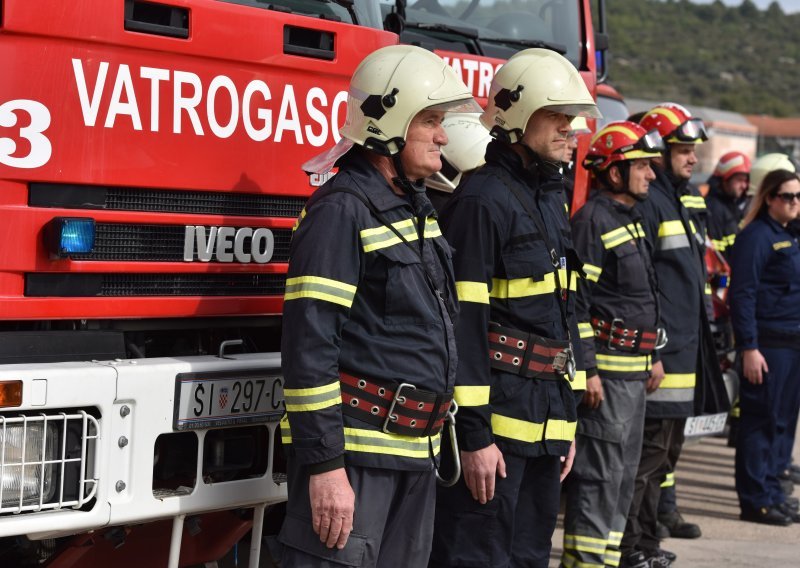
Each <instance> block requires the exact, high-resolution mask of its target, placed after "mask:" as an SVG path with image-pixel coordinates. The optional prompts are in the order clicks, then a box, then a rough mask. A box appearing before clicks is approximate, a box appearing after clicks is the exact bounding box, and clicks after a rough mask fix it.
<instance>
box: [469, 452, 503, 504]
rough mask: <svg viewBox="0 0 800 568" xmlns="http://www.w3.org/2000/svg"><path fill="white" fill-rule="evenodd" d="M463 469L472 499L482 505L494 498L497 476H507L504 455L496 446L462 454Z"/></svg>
mask: <svg viewBox="0 0 800 568" xmlns="http://www.w3.org/2000/svg"><path fill="white" fill-rule="evenodd" d="M461 469H462V471H463V472H464V482H465V483H466V484H467V488H468V489H469V491H470V493H472V498H473V499H475V500H476V501H478V502H480V504H481V505H485V504H486V503H487V502H488V501H491V500H492V498H494V481H495V475H499V476H500V477H502V478H505V476H506V462H505V461H504V460H503V453H502V452H501V451H500V449H499V448H498V447H497V446H496V445H495V444H492V445H491V446H486V447H485V448H481V449H480V450H476V451H474V452H461Z"/></svg>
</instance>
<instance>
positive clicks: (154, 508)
mask: <svg viewBox="0 0 800 568" xmlns="http://www.w3.org/2000/svg"><path fill="white" fill-rule="evenodd" d="M427 2H428V0H422V1H421V2H417V3H416V4H412V5H410V6H408V7H407V6H406V5H405V2H404V1H403V0H396V1H395V0H389V1H388V2H386V1H385V0H333V1H329V0H269V1H266V0H147V1H144V0H72V1H71V2H64V1H63V0H37V1H36V2H31V1H30V0H0V76H1V77H2V80H0V231H2V234H3V235H4V239H3V242H5V245H3V246H2V248H0V565H2V566H24V565H42V564H47V565H48V566H58V567H71V566H90V567H94V566H115V567H122V568H124V567H128V566H131V567H133V566H137V567H138V566H142V565H146V564H148V563H151V564H154V565H164V563H166V564H167V565H168V566H170V567H177V566H192V565H197V564H202V563H204V562H211V561H214V560H216V559H219V558H220V557H221V556H223V555H224V554H225V553H226V552H227V551H228V550H230V549H231V548H232V547H233V546H234V545H235V543H237V542H238V541H239V540H240V539H241V538H242V536H243V535H245V534H246V533H247V532H248V531H250V530H252V534H253V537H252V538H251V542H252V545H251V550H250V552H251V554H250V563H251V566H256V565H257V564H258V561H259V553H260V542H261V539H260V534H261V532H262V526H263V523H264V521H263V519H264V517H265V514H264V513H265V509H267V508H269V507H271V506H272V505H273V504H275V503H279V502H281V501H283V500H285V495H286V488H285V485H286V484H285V482H284V480H285V477H284V476H283V475H282V469H281V468H282V466H281V458H280V452H275V447H276V446H277V445H278V444H279V435H276V427H277V420H278V419H279V418H280V415H281V413H282V412H283V407H282V404H283V401H282V390H281V385H282V382H281V376H280V359H279V355H278V354H277V351H278V349H279V341H280V313H281V308H282V295H283V290H284V281H285V273H286V269H287V259H288V248H289V240H290V235H291V227H292V225H293V223H294V220H295V218H296V217H297V215H298V214H299V212H300V210H301V209H302V207H303V205H304V203H305V200H306V198H307V197H308V195H310V193H311V192H312V191H313V190H314V188H315V186H319V185H321V184H322V183H324V181H325V179H324V178H318V177H314V176H312V177H310V178H309V177H307V176H306V175H305V174H303V173H302V172H301V169H300V164H302V163H303V162H304V161H305V160H306V159H308V158H309V157H311V156H313V155H316V154H317V153H319V151H320V148H322V147H326V146H330V145H332V144H334V143H335V142H336V141H337V140H338V132H337V130H338V127H339V126H340V125H341V124H342V123H343V121H344V117H345V107H346V96H347V94H346V89H347V82H348V78H349V76H350V75H351V74H352V71H353V70H354V69H355V66H356V65H357V64H358V62H359V61H360V60H361V59H362V58H363V57H364V56H365V55H366V54H368V53H370V52H371V51H373V50H375V49H377V48H379V47H382V46H384V45H388V44H392V43H396V42H397V41H398V38H397V35H395V34H393V33H389V32H386V31H384V29H383V28H384V26H386V27H388V28H390V29H394V30H396V31H401V29H403V28H402V23H403V20H402V18H401V17H400V16H405V19H406V20H407V21H406V22H405V23H406V27H405V28H404V31H403V40H404V41H410V42H412V43H421V44H422V45H423V46H425V47H430V48H433V49H435V50H436V51H438V52H439V53H440V54H441V55H443V56H445V57H448V58H449V59H448V61H449V62H450V64H451V65H452V66H453V67H454V68H456V69H458V70H459V71H460V72H461V73H462V77H464V80H465V82H467V83H468V84H470V85H472V87H473V89H474V91H475V94H476V96H478V97H484V98H485V97H486V94H487V92H488V90H487V84H488V83H487V81H488V82H491V76H492V75H493V73H494V70H495V69H496V67H497V66H498V65H500V64H501V63H502V61H503V60H504V59H505V58H507V57H509V56H510V55H511V54H512V53H513V52H515V51H517V50H519V49H521V48H524V47H528V46H531V45H543V44H546V45H550V46H551V47H554V48H555V49H558V50H562V48H563V51H564V52H565V53H566V54H567V57H568V58H569V59H570V60H571V61H573V62H574V63H575V65H576V66H577V67H578V68H579V69H580V70H581V73H582V74H583V75H584V78H585V79H586V81H587V84H588V85H589V86H590V87H591V88H592V89H594V85H595V73H596V67H597V65H598V64H597V61H596V59H595V48H594V46H595V41H594V40H595V34H593V31H592V26H591V20H592V18H591V14H590V9H589V0H529V1H528V2H527V4H525V3H523V4H519V5H518V4H514V6H524V10H527V11H530V12H531V14H533V15H536V16H537V17H539V18H541V19H542V20H543V21H545V22H547V23H548V24H549V26H550V27H549V28H548V29H546V30H544V31H541V30H538V29H536V30H529V32H527V35H525V36H523V37H516V36H515V37H511V36H509V37H506V32H496V34H495V35H494V36H489V35H484V34H488V32H486V31H485V29H484V25H483V24H480V26H479V28H480V29H479V30H478V31H479V33H478V35H476V36H475V37H471V36H470V34H472V32H471V31H469V30H467V31H466V32H465V31H464V30H462V29H460V26H459V25H458V24H457V23H453V22H452V21H451V20H452V15H441V17H442V18H444V19H446V20H447V21H446V22H444V21H443V22H439V21H436V22H434V24H435V25H429V23H428V20H427V19H424V18H422V17H421V16H419V17H417V14H423V13H425V12H426V9H427V8H426V6H430V5H432V4H427ZM434 3H435V0H434ZM450 4H451V8H447V9H448V10H455V8H454V7H453V6H455V3H454V2H450ZM601 4H602V3H601ZM461 6H463V7H466V8H467V10H468V11H469V12H470V14H474V15H475V17H477V16H478V15H481V17H488V16H489V15H491V13H492V12H493V11H497V13H498V14H500V13H501V12H502V13H509V14H513V13H514V12H513V11H511V4H507V3H504V2H501V1H500V0H488V1H487V0H473V1H472V2H470V3H466V4H461ZM601 7H602V6H601ZM514 9H515V10H516V9H517V8H514ZM431 10H438V9H437V8H435V7H434V8H431ZM459 10H460V9H459ZM457 13H458V14H459V15H460V16H463V18H467V16H468V15H469V14H467V15H465V13H462V12H461V11H458V12H457ZM431 14H433V11H431V12H430V14H426V15H425V18H431V17H432V16H431ZM490 23H491V22H489V21H488V20H487V24H486V26H485V27H486V29H489V28H490V27H491V26H489V24H490ZM354 24H356V25H354ZM471 25H472V24H467V27H471ZM508 33H510V32H508ZM540 33H541V34H543V35H540ZM498 34H499V35H498ZM440 36H441V37H440ZM598 37H599V38H601V39H602V37H603V36H602V35H600V36H598ZM454 38H455V39H454ZM543 42H544V43H543ZM581 151H582V152H583V151H585V142H584V143H583V146H582V147H581ZM580 180H582V181H580ZM579 183H581V184H583V186H584V187H585V173H580V174H579ZM576 193H579V192H576ZM332 222H333V221H332ZM267 517H269V515H267Z"/></svg>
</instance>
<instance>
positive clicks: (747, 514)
mask: <svg viewBox="0 0 800 568" xmlns="http://www.w3.org/2000/svg"><path fill="white" fill-rule="evenodd" d="M739 518H740V519H742V520H743V521H750V522H751V523H761V524H762V525H775V526H778V527H788V526H789V525H791V524H792V519H790V518H789V517H787V516H786V515H785V514H784V513H783V512H782V511H781V510H780V509H779V508H778V507H775V506H770V507H759V508H757V509H751V508H749V507H742V514H741V515H739Z"/></svg>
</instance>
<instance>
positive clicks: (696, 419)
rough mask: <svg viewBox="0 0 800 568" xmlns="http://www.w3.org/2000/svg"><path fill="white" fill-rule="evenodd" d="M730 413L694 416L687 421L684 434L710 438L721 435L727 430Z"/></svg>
mask: <svg viewBox="0 0 800 568" xmlns="http://www.w3.org/2000/svg"><path fill="white" fill-rule="evenodd" d="M727 420H728V413H727V412H722V413H720V414H708V415H706V416H692V417H691V418H687V419H686V427H685V428H684V429H683V433H684V434H685V435H686V436H710V435H712V434H719V433H720V432H722V431H723V430H724V429H725V423H726V422H727Z"/></svg>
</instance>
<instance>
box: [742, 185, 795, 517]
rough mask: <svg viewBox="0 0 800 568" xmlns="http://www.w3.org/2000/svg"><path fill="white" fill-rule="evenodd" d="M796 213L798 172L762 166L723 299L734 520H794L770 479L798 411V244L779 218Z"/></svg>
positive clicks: (773, 477)
mask: <svg viewBox="0 0 800 568" xmlns="http://www.w3.org/2000/svg"><path fill="white" fill-rule="evenodd" d="M799 213H800V178H798V176H797V174H796V173H794V172H789V171H786V170H775V171H773V172H770V173H769V174H768V175H767V176H766V177H765V178H764V181H763V182H762V183H761V185H760V187H759V188H758V192H757V193H756V196H755V197H754V198H753V201H752V202H751V204H750V208H749V209H748V212H747V214H746V215H745V218H744V220H743V221H742V224H743V226H744V229H743V230H742V232H741V233H740V234H739V236H738V237H737V238H736V243H735V244H734V246H733V251H732V254H731V289H730V295H729V298H730V304H731V315H732V322H733V330H734V334H735V337H736V347H737V349H738V351H739V353H740V355H741V358H742V368H743V375H744V377H743V380H742V382H741V386H740V390H741V392H740V400H741V418H740V426H739V437H738V441H737V446H736V491H737V493H738V494H739V505H740V507H741V516H740V518H741V519H742V520H746V521H753V522H757V523H763V524H769V525H781V526H787V525H790V524H792V522H800V515H799V514H798V512H797V501H796V500H794V502H791V501H789V500H787V497H786V495H785V494H784V492H783V491H782V490H781V486H780V483H779V480H778V475H779V473H780V469H781V467H780V462H781V457H780V455H779V454H780V452H781V448H782V443H781V442H782V439H783V437H784V436H785V435H786V434H787V433H786V432H785V431H786V430H787V428H788V426H789V425H790V424H794V421H793V417H796V416H797V413H798V411H800V248H798V244H797V239H796V238H795V237H794V236H793V235H792V234H791V233H790V232H789V231H787V229H786V227H787V224H788V223H789V222H790V221H792V220H794V219H796V218H797V217H798V214H799Z"/></svg>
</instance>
